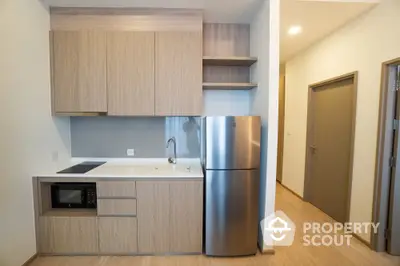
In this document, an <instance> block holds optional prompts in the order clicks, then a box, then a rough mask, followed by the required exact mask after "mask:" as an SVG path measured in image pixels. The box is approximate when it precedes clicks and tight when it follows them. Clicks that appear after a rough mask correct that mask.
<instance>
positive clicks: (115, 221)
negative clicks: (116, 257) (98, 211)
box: [98, 217, 138, 254]
mask: <svg viewBox="0 0 400 266" xmlns="http://www.w3.org/2000/svg"><path fill="white" fill-rule="evenodd" d="M98 219H99V241H100V245H99V246H100V253H102V254H132V253H137V251H138V249H137V221H136V218H135V217H99V218H98Z"/></svg>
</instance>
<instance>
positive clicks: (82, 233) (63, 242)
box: [39, 216, 98, 254]
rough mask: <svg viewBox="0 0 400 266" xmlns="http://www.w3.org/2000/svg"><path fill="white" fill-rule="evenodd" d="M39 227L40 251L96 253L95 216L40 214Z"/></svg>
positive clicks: (45, 252)
mask: <svg viewBox="0 0 400 266" xmlns="http://www.w3.org/2000/svg"><path fill="white" fill-rule="evenodd" d="M39 227H40V237H39V239H40V252H41V253H44V254H96V253H98V230H97V217H56V216H41V217H39Z"/></svg>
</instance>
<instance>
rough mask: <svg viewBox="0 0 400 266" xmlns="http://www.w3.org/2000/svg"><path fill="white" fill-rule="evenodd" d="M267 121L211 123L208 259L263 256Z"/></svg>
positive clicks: (207, 134)
mask: <svg viewBox="0 0 400 266" xmlns="http://www.w3.org/2000/svg"><path fill="white" fill-rule="evenodd" d="M260 136H261V121H260V117H258V116H236V117H233V116H220V117H205V118H203V120H202V144H203V145H202V163H203V168H204V170H205V214H204V215H205V253H206V255H209V256H244V255H252V254H256V253H257V234H258V195H259V183H260V171H259V166H260Z"/></svg>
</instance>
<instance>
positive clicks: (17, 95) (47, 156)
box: [0, 0, 70, 266]
mask: <svg viewBox="0 0 400 266" xmlns="http://www.w3.org/2000/svg"><path fill="white" fill-rule="evenodd" d="M48 31H49V14H48V12H47V10H46V9H45V8H44V7H43V6H42V5H41V3H40V2H38V0H2V1H0V35H1V41H0V265H1V266H19V265H22V264H23V263H24V262H25V261H26V260H27V259H29V258H30V257H31V256H32V255H34V254H35V253H36V241H35V231H34V218H33V200H32V199H33V198H32V175H34V174H35V173H38V172H41V171H53V170H56V169H59V168H60V167H63V166H64V163H65V162H66V161H67V160H69V153H70V152H69V149H70V138H69V119H68V118H67V119H57V120H53V118H52V117H51V109H50V74H49V41H48V40H49V37H48ZM55 153H58V162H57V158H55V157H57V156H56V154H55ZM53 157H54V158H53Z"/></svg>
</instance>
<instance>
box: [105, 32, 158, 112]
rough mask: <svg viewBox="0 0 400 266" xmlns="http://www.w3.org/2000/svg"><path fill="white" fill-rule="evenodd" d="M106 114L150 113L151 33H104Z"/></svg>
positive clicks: (152, 55) (151, 96) (152, 74)
mask: <svg viewBox="0 0 400 266" xmlns="http://www.w3.org/2000/svg"><path fill="white" fill-rule="evenodd" d="M107 89H108V114H109V115H120V116H123V115H154V33H153V32H123V31H121V32H109V33H107Z"/></svg>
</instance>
